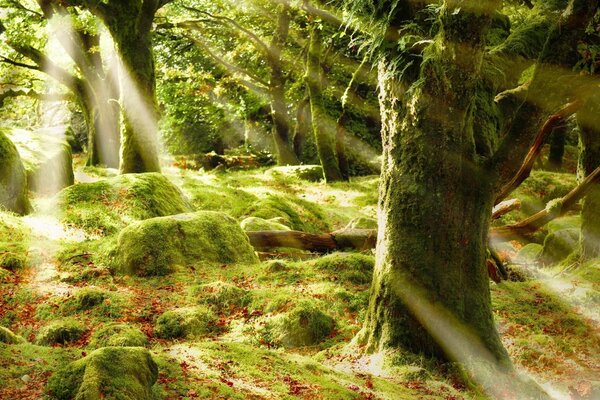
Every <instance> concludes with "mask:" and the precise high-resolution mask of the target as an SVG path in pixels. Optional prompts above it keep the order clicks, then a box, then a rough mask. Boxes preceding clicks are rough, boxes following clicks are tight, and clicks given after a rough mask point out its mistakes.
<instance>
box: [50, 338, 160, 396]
mask: <svg viewBox="0 0 600 400" xmlns="http://www.w3.org/2000/svg"><path fill="white" fill-rule="evenodd" d="M157 378H158V367H157V365H156V363H155V362H154V360H153V359H152V356H151V355H150V352H148V350H147V349H144V348H141V347H104V348H101V349H98V350H95V351H93V352H92V353H90V354H89V355H88V356H87V357H85V358H83V359H81V360H77V361H75V362H72V363H70V364H68V365H67V366H66V367H64V368H62V369H60V370H59V371H57V372H56V373H55V374H54V375H52V377H51V378H50V380H49V381H48V385H47V386H46V392H47V394H48V395H49V396H50V398H52V399H57V400H71V399H78V400H84V399H85V400H87V399H90V400H91V399H119V400H154V395H153V393H152V385H154V383H155V382H156V379H157Z"/></svg>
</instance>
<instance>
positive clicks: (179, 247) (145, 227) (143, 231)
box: [114, 211, 258, 276]
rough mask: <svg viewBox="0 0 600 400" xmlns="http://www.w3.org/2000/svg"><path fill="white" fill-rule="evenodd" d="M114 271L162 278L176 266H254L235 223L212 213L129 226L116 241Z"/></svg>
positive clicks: (252, 255) (254, 260) (253, 257)
mask: <svg viewBox="0 0 600 400" xmlns="http://www.w3.org/2000/svg"><path fill="white" fill-rule="evenodd" d="M115 254H116V257H115V264H114V265H115V269H116V270H117V271H118V272H120V273H124V274H130V275H138V276H156V275H165V274H168V273H170V272H172V271H173V267H174V266H175V265H188V264H194V263H198V262H200V261H205V262H217V263H249V264H253V263H257V262H258V257H257V256H256V254H255V253H254V248H253V247H252V246H251V245H250V242H249V241H248V237H247V236H246V234H245V233H244V231H242V228H240V226H239V225H238V223H237V221H235V220H234V219H233V218H231V217H230V216H228V215H227V214H224V213H220V212H214V211H199V212H197V213H190V214H180V215H174V216H170V217H161V218H152V219H148V220H145V221H140V222H137V223H134V224H131V225H130V226H128V227H127V228H125V229H124V230H123V231H122V232H121V233H120V234H119V238H118V240H117V248H116V252H115Z"/></svg>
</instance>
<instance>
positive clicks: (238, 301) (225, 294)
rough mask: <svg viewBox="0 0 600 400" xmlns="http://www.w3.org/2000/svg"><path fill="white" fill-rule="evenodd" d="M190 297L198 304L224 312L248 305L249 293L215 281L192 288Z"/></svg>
mask: <svg viewBox="0 0 600 400" xmlns="http://www.w3.org/2000/svg"><path fill="white" fill-rule="evenodd" d="M192 296H193V297H194V298H195V299H196V301H199V302H200V303H203V304H207V305H210V306H212V307H214V308H215V309H216V310H219V311H224V310H228V309H233V308H241V307H244V306H246V305H248V303H250V300H251V296H250V292H248V291H247V290H245V289H242V288H239V287H237V286H235V285H232V284H230V283H227V282H222V281H217V282H212V283H208V284H204V285H199V286H196V287H193V288H192Z"/></svg>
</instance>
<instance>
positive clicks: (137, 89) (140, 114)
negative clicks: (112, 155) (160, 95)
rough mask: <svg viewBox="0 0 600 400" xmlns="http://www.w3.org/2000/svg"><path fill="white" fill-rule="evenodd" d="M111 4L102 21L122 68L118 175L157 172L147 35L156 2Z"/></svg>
mask: <svg viewBox="0 0 600 400" xmlns="http://www.w3.org/2000/svg"><path fill="white" fill-rule="evenodd" d="M111 4H112V8H111V14H110V15H108V16H106V17H105V22H106V23H107V26H108V28H109V30H110V32H111V35H112V37H113V39H114V41H115V43H116V45H117V49H118V52H119V55H120V57H121V60H122V61H123V67H124V69H125V71H119V73H120V79H121V105H122V107H123V120H122V132H121V166H120V169H121V173H136V172H159V171H160V163H159V155H158V105H157V102H156V80H155V71H154V54H153V52H152V36H151V29H152V21H153V19H154V14H155V13H156V10H157V6H158V2H157V1H156V0H144V1H143V2H142V1H140V0H137V1H134V0H128V1H123V2H121V3H119V4H117V3H116V2H115V3H112V2H111Z"/></svg>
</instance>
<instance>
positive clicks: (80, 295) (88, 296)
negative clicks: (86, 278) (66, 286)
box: [73, 288, 109, 311]
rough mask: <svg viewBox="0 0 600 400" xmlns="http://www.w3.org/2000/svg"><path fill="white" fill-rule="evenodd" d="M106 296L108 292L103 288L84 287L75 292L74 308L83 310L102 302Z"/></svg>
mask: <svg viewBox="0 0 600 400" xmlns="http://www.w3.org/2000/svg"><path fill="white" fill-rule="evenodd" d="M108 297H109V295H108V293H106V292H104V291H103V290H100V289H94V288H84V289H80V290H78V291H77V292H76V293H75V296H74V298H73V300H74V305H75V307H76V309H77V310H78V311H84V310H89V309H90V308H93V307H95V306H97V305H99V304H102V303H103V302H104V300H106V299H107V298H108Z"/></svg>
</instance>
